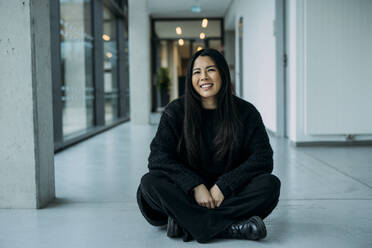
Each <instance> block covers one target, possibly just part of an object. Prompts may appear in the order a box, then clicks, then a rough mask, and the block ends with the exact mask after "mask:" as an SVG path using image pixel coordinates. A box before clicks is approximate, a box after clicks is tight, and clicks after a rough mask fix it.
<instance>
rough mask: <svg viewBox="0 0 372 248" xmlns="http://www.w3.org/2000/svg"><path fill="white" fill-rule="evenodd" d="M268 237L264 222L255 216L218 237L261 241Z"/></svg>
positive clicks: (230, 227)
mask: <svg viewBox="0 0 372 248" xmlns="http://www.w3.org/2000/svg"><path fill="white" fill-rule="evenodd" d="M266 235H267V232H266V226H265V223H264V222H263V220H262V219H261V218H260V217H258V216H253V217H251V218H249V219H248V220H243V221H239V222H237V223H234V224H232V225H230V226H229V227H228V228H226V229H225V230H224V231H223V232H222V233H220V234H219V235H217V237H218V238H228V239H249V240H259V239H263V238H265V237H266Z"/></svg>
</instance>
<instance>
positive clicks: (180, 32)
mask: <svg viewBox="0 0 372 248" xmlns="http://www.w3.org/2000/svg"><path fill="white" fill-rule="evenodd" d="M176 33H177V34H178V35H180V34H182V28H181V27H176Z"/></svg>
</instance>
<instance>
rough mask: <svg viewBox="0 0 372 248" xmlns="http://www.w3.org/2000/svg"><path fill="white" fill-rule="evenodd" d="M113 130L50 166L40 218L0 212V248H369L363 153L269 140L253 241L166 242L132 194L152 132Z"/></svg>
mask: <svg viewBox="0 0 372 248" xmlns="http://www.w3.org/2000/svg"><path fill="white" fill-rule="evenodd" d="M158 117H159V116H153V119H155V123H154V121H153V123H154V124H153V125H133V124H131V123H130V122H127V123H124V124H122V125H119V126H118V127H116V128H113V129H111V130H110V131H108V132H104V133H102V134H99V135H97V136H95V137H93V138H91V139H89V140H87V141H85V142H82V143H80V144H78V145H76V146H73V147H71V148H68V149H66V150H64V151H62V152H60V153H57V154H56V156H55V176H56V196H57V199H56V201H55V202H54V203H52V204H50V205H49V206H48V207H47V208H44V209H41V210H39V211H35V210H33V209H0V247H12V248H17V247H28V248H32V247H37V248H44V247H55V248H58V247H89V248H94V247H100V248H101V247H110V248H115V247H131V248H137V247H229V248H233V247H243V245H244V247H270V248H275V247H285V248H290V247H294V248H298V247H301V248H306V247H337V248H341V247H345V248H346V247H347V248H350V247H360V248H362V247H363V248H364V247H372V238H371V237H372V215H370V211H371V209H372V176H371V173H369V170H370V168H369V167H370V165H371V161H372V153H371V147H367V146H360V147H358V146H353V147H306V148H303V147H300V148H298V147H297V148H296V147H294V146H291V145H289V144H288V141H287V140H285V139H279V138H275V137H273V136H270V141H271V144H272V147H273V149H274V161H275V164H274V168H275V169H274V172H273V173H274V174H275V175H277V176H278V177H279V178H280V179H281V181H282V188H281V196H280V201H279V205H278V207H277V208H276V209H275V210H274V212H273V213H272V215H270V216H269V217H268V218H267V219H265V223H266V225H267V230H268V236H267V237H266V238H265V239H264V240H262V241H260V242H254V241H241V240H213V241H212V242H211V243H208V244H199V243H197V242H196V241H192V242H190V243H184V242H182V240H181V239H169V238H168V237H167V236H166V229H165V227H163V228H161V227H160V228H159V227H153V226H151V225H149V224H148V223H147V222H146V221H145V219H144V218H143V217H142V215H141V213H140V211H139V209H138V207H137V203H136V199H135V192H136V189H137V186H138V183H139V180H140V178H141V175H143V174H144V173H145V172H146V171H147V157H148V155H149V144H150V142H151V140H152V138H153V136H154V135H155V132H156V128H157V126H156V125H157V124H156V119H159V118H158Z"/></svg>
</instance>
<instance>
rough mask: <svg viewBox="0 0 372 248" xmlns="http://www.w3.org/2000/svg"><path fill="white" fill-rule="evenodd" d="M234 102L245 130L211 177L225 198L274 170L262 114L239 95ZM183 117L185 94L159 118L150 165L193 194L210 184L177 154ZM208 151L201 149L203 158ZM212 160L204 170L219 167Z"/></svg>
mask: <svg viewBox="0 0 372 248" xmlns="http://www.w3.org/2000/svg"><path fill="white" fill-rule="evenodd" d="M233 103H234V104H235V105H236V107H237V111H238V115H239V116H240V118H241V120H242V121H243V123H244V129H243V132H242V133H241V134H239V135H238V138H239V142H238V143H237V145H235V146H234V149H232V150H230V151H229V154H228V156H227V158H226V159H225V160H224V161H220V162H223V163H225V166H226V167H225V168H223V170H220V167H219V166H221V164H220V165H219V166H218V165H217V167H216V169H217V170H218V171H219V172H217V173H216V174H215V175H212V176H211V178H212V179H213V180H214V179H215V180H216V181H215V183H216V184H217V186H218V187H219V188H220V190H221V192H222V193H223V195H224V197H225V198H227V197H229V196H230V195H232V194H234V193H236V192H237V191H238V190H239V189H240V188H241V187H243V186H244V185H246V184H247V183H249V181H250V180H251V179H252V178H253V177H255V176H257V175H259V174H262V173H271V172H272V170H273V158H272V157H273V150H272V149H271V146H270V143H269V137H268V135H267V133H266V129H265V126H264V124H263V122H262V118H261V115H260V113H259V112H258V111H257V109H256V108H255V107H254V106H253V105H252V104H251V103H249V102H247V101H245V100H243V99H241V98H239V97H237V96H233ZM183 120H184V97H183V96H182V97H180V98H178V99H175V100H173V101H172V102H170V103H169V104H168V105H167V106H166V109H165V111H164V112H163V114H162V116H161V118H160V123H159V126H158V129H157V132H156V135H155V137H154V138H153V140H152V142H151V144H150V150H151V152H150V155H149V157H148V168H149V170H158V171H162V172H163V173H164V174H165V175H167V176H168V177H169V178H170V179H171V180H172V181H173V182H174V183H175V184H176V185H178V186H179V187H180V188H181V189H182V190H183V191H184V192H185V193H186V194H192V190H193V189H194V188H195V187H196V186H198V185H200V184H205V185H207V184H208V183H207V182H206V181H207V178H206V174H205V173H203V170H195V169H193V168H192V167H191V166H189V164H188V162H187V159H186V158H185V157H179V156H178V154H177V144H178V140H179V138H180V137H181V135H182V132H183ZM212 134H213V131H212ZM204 139H205V140H206V142H205V143H207V144H208V142H209V144H210V143H211V140H210V139H211V137H209V138H208V137H204ZM206 152H207V153H209V152H210V150H208V149H201V153H202V156H201V157H204V158H208V157H211V156H210V154H206ZM185 156H186V155H185ZM206 162H208V161H206ZM209 162H210V167H208V168H207V170H204V172H205V171H208V170H209V171H210V169H211V167H213V166H216V165H215V164H213V162H212V161H209ZM222 166H223V165H222ZM213 176H215V177H216V176H217V178H213Z"/></svg>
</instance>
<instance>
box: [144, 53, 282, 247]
mask: <svg viewBox="0 0 372 248" xmlns="http://www.w3.org/2000/svg"><path fill="white" fill-rule="evenodd" d="M185 86H186V87H185V88H186V91H185V95H184V96H182V97H180V98H178V99H176V100H174V101H172V102H170V103H169V104H168V105H167V106H166V108H165V111H164V113H163V115H162V116H161V120H160V123H159V127H158V130H157V133H156V135H155V137H154V139H153V140H152V142H151V144H150V149H151V152H150V155H149V158H148V161H149V164H148V167H149V170H150V171H149V172H148V173H146V174H145V175H144V176H143V177H142V178H141V183H140V185H139V187H138V190H137V202H138V206H139V208H140V210H141V213H142V214H143V216H144V217H145V219H146V220H147V221H148V222H149V223H150V224H152V225H155V226H160V225H165V224H167V235H168V236H169V237H182V238H183V240H184V241H189V240H192V239H196V240H197V241H198V242H207V241H209V240H211V239H212V238H235V239H250V240H259V239H262V238H264V237H265V236H266V227H265V224H264V222H263V219H264V218H266V217H267V216H268V215H269V214H270V213H271V212H272V211H273V209H274V208H275V207H276V205H277V203H278V199H279V194H280V180H279V179H278V178H277V177H276V176H274V175H272V174H271V172H272V170H273V158H272V155H273V151H272V149H271V146H270V142H269V138H268V136H267V133H266V130H265V126H264V125H263V122H262V119H261V116H260V114H259V112H258V111H257V109H256V108H255V107H254V106H253V105H252V104H251V103H249V102H247V101H244V100H243V99H240V98H238V97H236V96H234V95H233V94H232V90H231V79H230V72H229V69H228V65H227V63H226V60H225V59H224V57H223V55H222V54H221V53H219V52H218V51H217V50H215V49H203V50H200V51H198V52H196V53H195V54H194V55H193V56H192V58H191V59H190V61H189V64H188V67H187V71H186V83H185Z"/></svg>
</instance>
